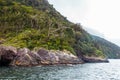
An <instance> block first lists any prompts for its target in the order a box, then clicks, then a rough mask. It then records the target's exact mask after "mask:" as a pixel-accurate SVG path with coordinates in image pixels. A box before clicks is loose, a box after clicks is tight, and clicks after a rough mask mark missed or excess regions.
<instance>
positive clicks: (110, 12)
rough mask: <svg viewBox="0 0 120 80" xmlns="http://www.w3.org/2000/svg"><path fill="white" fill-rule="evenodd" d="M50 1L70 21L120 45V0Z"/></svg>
mask: <svg viewBox="0 0 120 80" xmlns="http://www.w3.org/2000/svg"><path fill="white" fill-rule="evenodd" d="M48 1H49V2H50V4H53V6H54V7H55V8H56V9H57V11H59V12H60V13H61V14H62V15H64V16H66V17H67V19H69V20H70V21H72V22H74V23H81V24H82V25H83V26H85V27H86V29H87V30H89V32H91V33H95V32H96V35H99V34H100V35H99V36H102V37H104V38H105V39H107V40H109V41H112V42H114V43H116V44H118V45H119V46H120V0H48ZM97 32H98V33H97Z"/></svg>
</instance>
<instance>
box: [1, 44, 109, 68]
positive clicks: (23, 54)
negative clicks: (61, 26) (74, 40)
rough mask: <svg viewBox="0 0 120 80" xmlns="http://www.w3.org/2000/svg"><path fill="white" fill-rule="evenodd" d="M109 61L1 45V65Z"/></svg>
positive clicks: (70, 63) (25, 65)
mask: <svg viewBox="0 0 120 80" xmlns="http://www.w3.org/2000/svg"><path fill="white" fill-rule="evenodd" d="M101 62H109V61H108V59H98V58H90V57H89V58H85V57H78V56H75V55H73V54H72V53H70V52H69V51H59V50H46V49H39V50H38V51H31V50H29V49H28V48H22V49H17V48H15V47H11V46H7V47H5V46H0V66H19V67H28V66H38V65H43V66H44V65H45V66H47V65H72V64H73V65H76V64H84V63H101Z"/></svg>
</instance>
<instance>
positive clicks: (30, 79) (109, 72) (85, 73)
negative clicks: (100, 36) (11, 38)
mask: <svg viewBox="0 0 120 80" xmlns="http://www.w3.org/2000/svg"><path fill="white" fill-rule="evenodd" d="M7 78H8V79H11V80H12V79H19V80H120V60H110V63H87V64H79V65H73V66H44V67H31V68H25V67H22V68H21V67H20V68H18V67H10V68H6V67H2V68H0V79H3V80H4V79H7Z"/></svg>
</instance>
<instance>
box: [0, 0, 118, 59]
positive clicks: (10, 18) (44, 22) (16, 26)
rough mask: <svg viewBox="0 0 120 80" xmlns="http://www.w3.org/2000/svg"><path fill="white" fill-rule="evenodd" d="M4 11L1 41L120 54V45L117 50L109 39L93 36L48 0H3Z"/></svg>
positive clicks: (79, 52) (20, 45) (91, 53)
mask: <svg viewBox="0 0 120 80" xmlns="http://www.w3.org/2000/svg"><path fill="white" fill-rule="evenodd" d="M0 14H1V15H0V45H5V46H14V47H17V48H23V47H27V48H29V49H32V50H33V49H38V48H46V49H48V50H68V51H70V52H72V53H73V54H75V55H78V56H79V57H80V56H83V55H85V56H95V57H102V58H103V57H105V55H106V56H108V57H110V58H112V56H113V58H116V57H115V56H118V55H120V54H117V55H116V54H113V53H112V52H114V51H115V50H117V52H119V50H120V48H119V47H117V49H114V50H113V47H114V46H115V47H116V45H114V44H110V46H113V47H109V46H108V45H109V42H107V41H105V42H104V43H102V40H99V39H97V38H95V37H94V39H93V37H92V36H91V35H90V34H89V33H87V32H86V31H85V30H83V28H82V26H81V25H80V24H74V23H71V22H70V21H68V20H67V19H66V17H64V16H62V15H61V14H60V13H59V12H57V11H56V10H55V9H54V8H53V6H52V5H50V4H49V2H48V1H47V0H0ZM98 46H102V47H101V48H100V47H98ZM110 50H111V51H112V52H110ZM109 55H110V56H109ZM111 55H112V56H111Z"/></svg>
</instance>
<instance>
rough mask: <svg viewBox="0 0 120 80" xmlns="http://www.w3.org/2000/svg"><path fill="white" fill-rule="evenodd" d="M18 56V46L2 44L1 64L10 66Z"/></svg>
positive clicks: (0, 49) (0, 47)
mask: <svg viewBox="0 0 120 80" xmlns="http://www.w3.org/2000/svg"><path fill="white" fill-rule="evenodd" d="M16 56H17V49H16V48H14V47H11V46H8V47H5V46H0V66H9V65H10V64H11V63H12V61H13V60H14V58H15V57H16Z"/></svg>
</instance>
